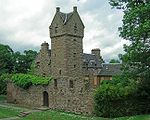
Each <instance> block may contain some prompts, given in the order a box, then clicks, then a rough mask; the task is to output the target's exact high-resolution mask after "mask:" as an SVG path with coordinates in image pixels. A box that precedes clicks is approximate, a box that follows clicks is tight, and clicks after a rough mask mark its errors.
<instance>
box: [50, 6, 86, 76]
mask: <svg viewBox="0 0 150 120" xmlns="http://www.w3.org/2000/svg"><path fill="white" fill-rule="evenodd" d="M49 31H50V38H51V70H52V76H53V77H54V78H56V79H57V78H59V77H62V76H64V77H72V78H75V77H81V75H82V53H83V47H82V46H83V45H82V38H83V36H84V25H83V23H82V21H81V19H80V16H79V14H78V12H77V7H74V8H73V12H70V13H62V12H60V8H59V7H57V8H56V14H55V16H54V19H53V20H52V23H51V25H50V27H49Z"/></svg>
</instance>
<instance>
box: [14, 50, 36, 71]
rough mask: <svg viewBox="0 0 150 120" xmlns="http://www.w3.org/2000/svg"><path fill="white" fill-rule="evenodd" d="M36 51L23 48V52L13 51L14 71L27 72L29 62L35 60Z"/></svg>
mask: <svg viewBox="0 0 150 120" xmlns="http://www.w3.org/2000/svg"><path fill="white" fill-rule="evenodd" d="M36 56H37V52H36V51H33V50H25V51H24V54H21V53H20V52H15V53H14V58H15V66H14V68H15V69H14V70H15V73H27V72H29V70H30V69H31V64H32V62H33V61H34V60H35V57H36Z"/></svg>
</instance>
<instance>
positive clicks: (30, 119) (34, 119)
mask: <svg viewBox="0 0 150 120" xmlns="http://www.w3.org/2000/svg"><path fill="white" fill-rule="evenodd" d="M20 120H106V119H104V118H96V117H84V116H81V115H75V114H70V113H65V112H57V111H52V110H49V111H44V112H36V113H32V114H30V115H28V116H27V117H25V118H22V119H20Z"/></svg>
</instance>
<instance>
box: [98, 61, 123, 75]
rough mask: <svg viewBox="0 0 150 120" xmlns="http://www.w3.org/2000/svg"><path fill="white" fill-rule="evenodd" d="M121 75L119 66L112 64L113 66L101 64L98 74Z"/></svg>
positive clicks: (118, 64)
mask: <svg viewBox="0 0 150 120" xmlns="http://www.w3.org/2000/svg"><path fill="white" fill-rule="evenodd" d="M120 73H121V64H120V63H113V64H105V63H103V64H102V70H101V71H100V72H99V73H98V75H100V76H112V75H116V74H120Z"/></svg>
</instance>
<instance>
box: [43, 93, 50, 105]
mask: <svg viewBox="0 0 150 120" xmlns="http://www.w3.org/2000/svg"><path fill="white" fill-rule="evenodd" d="M48 98H49V97H48V92H46V91H44V92H43V106H47V107H49V100H48Z"/></svg>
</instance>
